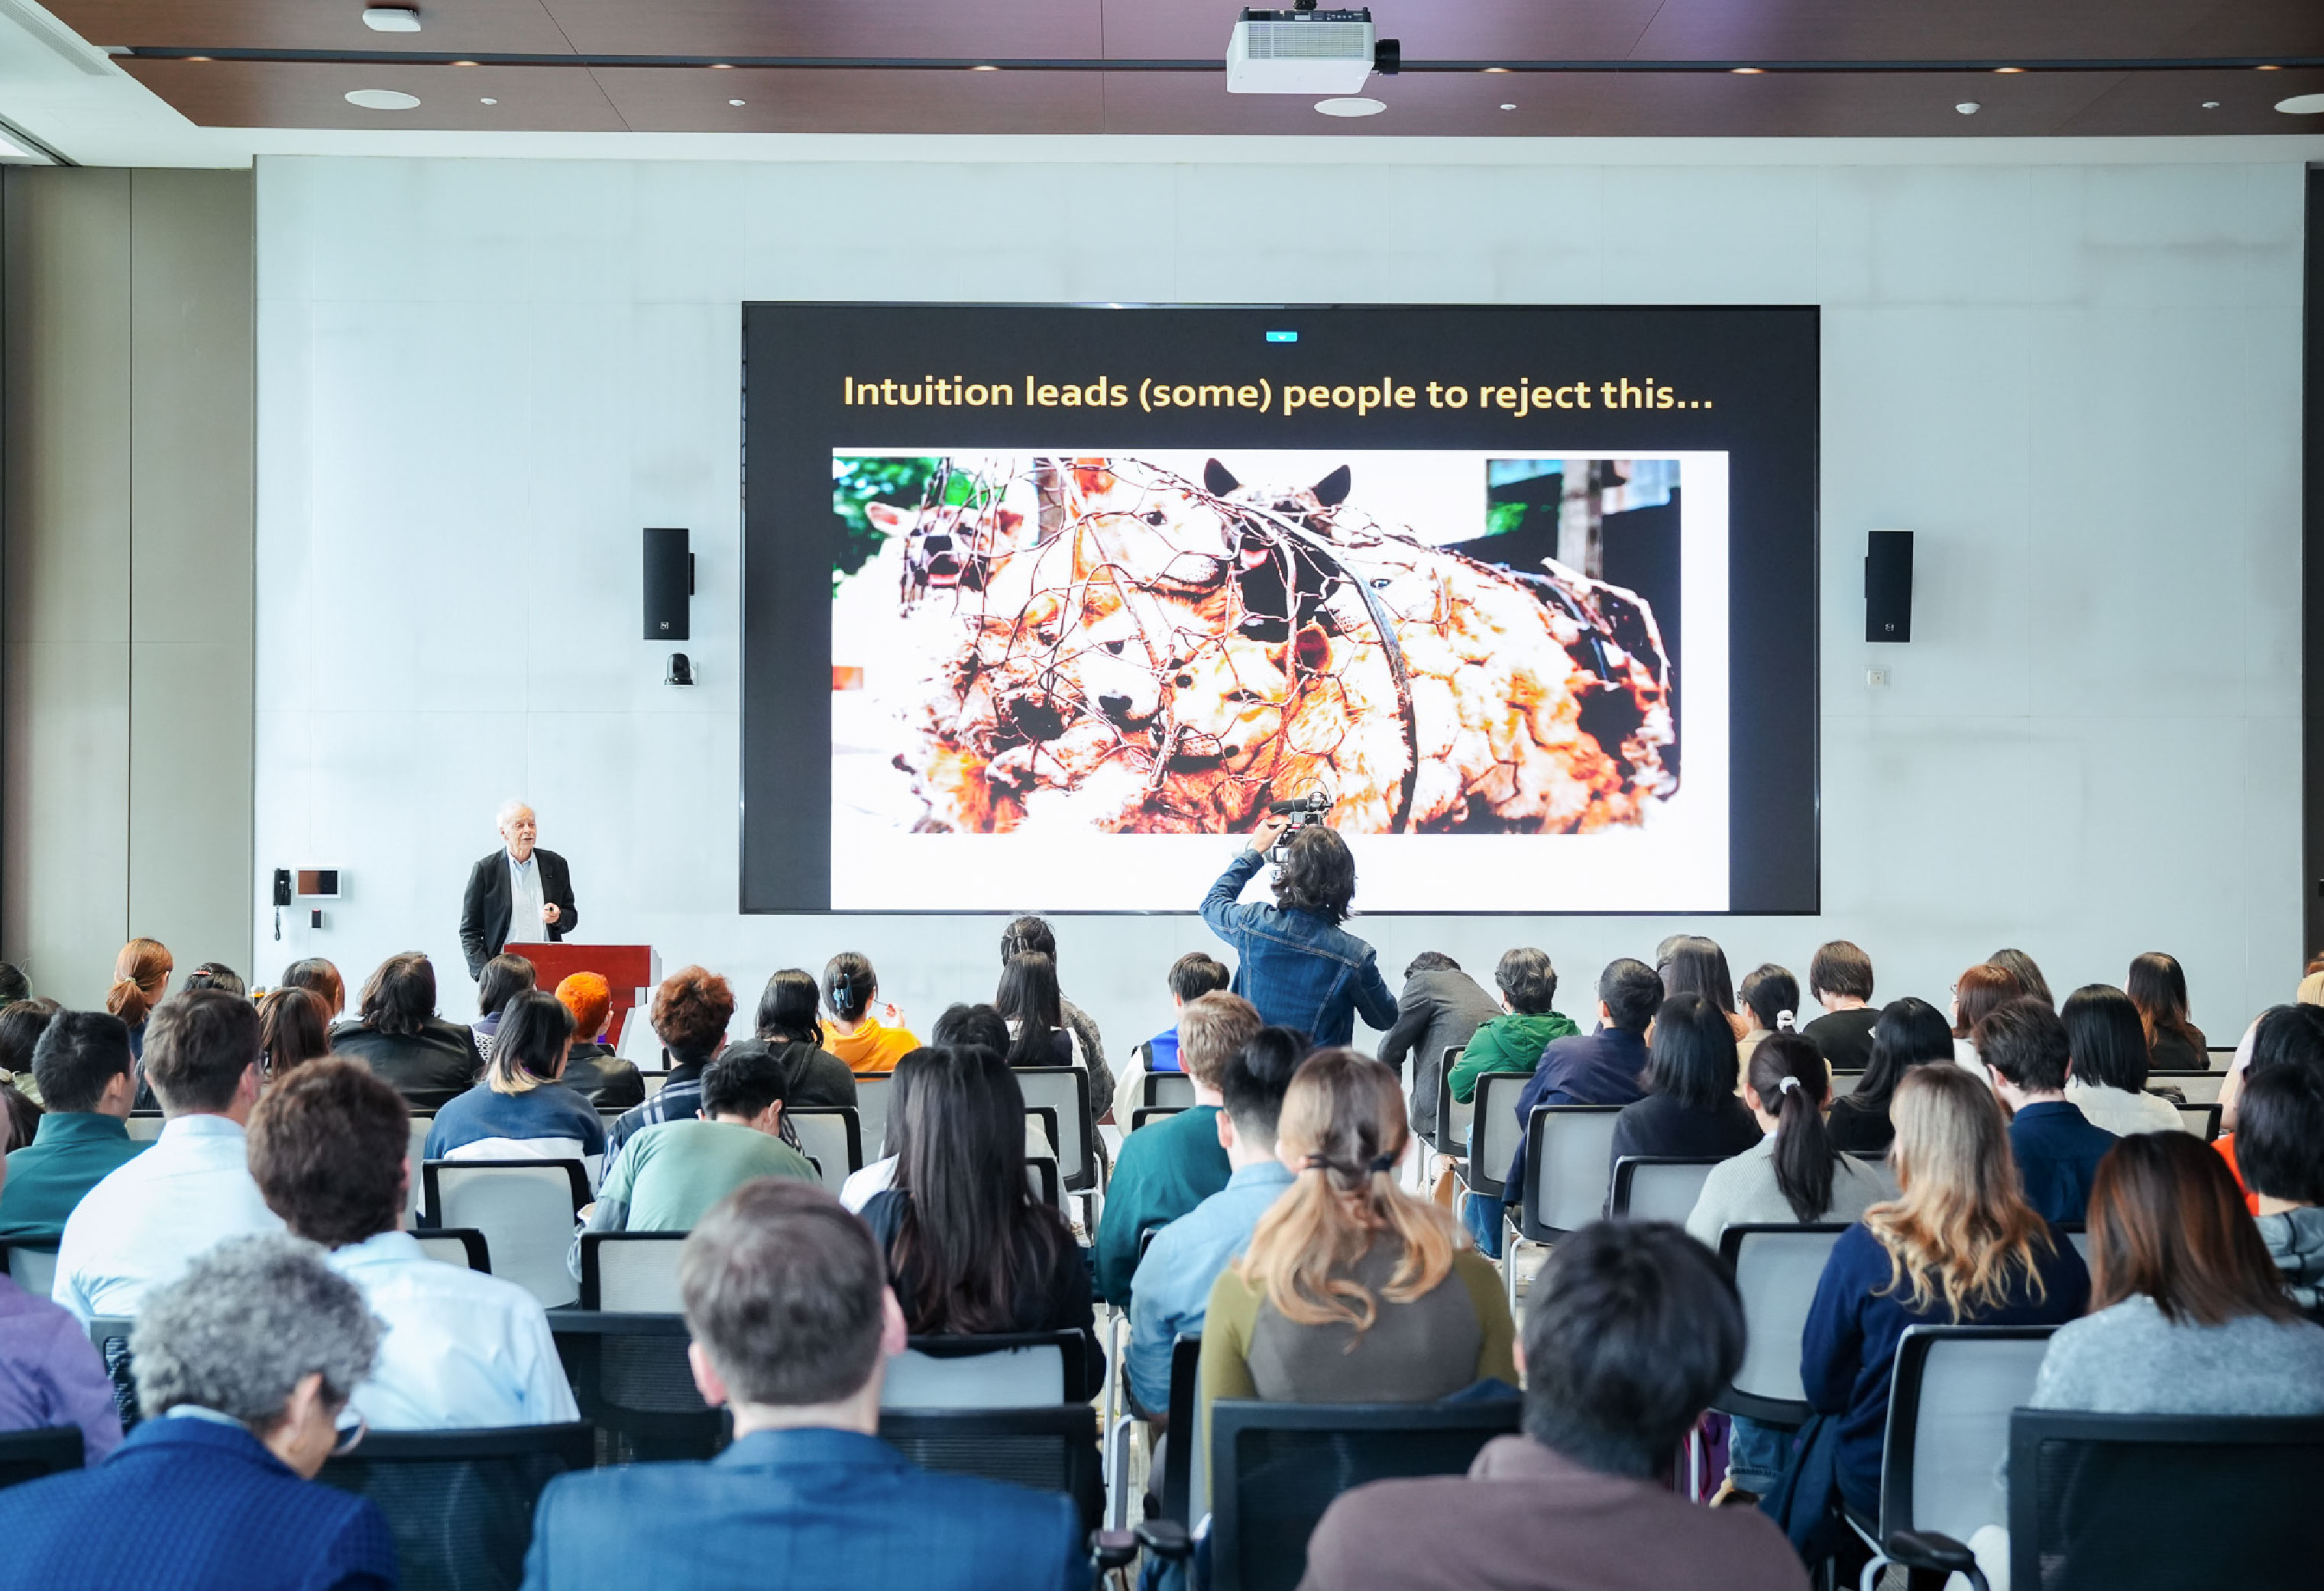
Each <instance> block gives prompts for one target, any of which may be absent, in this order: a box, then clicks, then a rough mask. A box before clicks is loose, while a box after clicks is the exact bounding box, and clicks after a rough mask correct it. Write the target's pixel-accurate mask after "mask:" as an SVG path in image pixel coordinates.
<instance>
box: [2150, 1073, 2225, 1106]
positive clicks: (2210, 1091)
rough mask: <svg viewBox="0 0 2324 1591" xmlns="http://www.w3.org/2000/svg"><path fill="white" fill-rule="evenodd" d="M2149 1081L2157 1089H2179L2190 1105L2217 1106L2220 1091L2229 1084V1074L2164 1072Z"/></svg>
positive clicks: (2182, 1097)
mask: <svg viewBox="0 0 2324 1591" xmlns="http://www.w3.org/2000/svg"><path fill="white" fill-rule="evenodd" d="M2149 1081H2150V1082H2151V1083H2152V1084H2153V1086H2155V1087H2167V1088H2173V1089H2177V1090H2179V1095H2180V1098H2181V1099H2185V1100H2186V1101H2187V1103H2188V1104H2190V1105H2215V1104H2217V1103H2218V1099H2219V1090H2220V1089H2222V1088H2223V1087H2225V1086H2226V1084H2227V1073H2226V1072H2224V1071H2177V1072H2163V1073H2160V1074H2157V1075H2155V1076H2154V1077H2153V1078H2152V1079H2150V1080H2149Z"/></svg>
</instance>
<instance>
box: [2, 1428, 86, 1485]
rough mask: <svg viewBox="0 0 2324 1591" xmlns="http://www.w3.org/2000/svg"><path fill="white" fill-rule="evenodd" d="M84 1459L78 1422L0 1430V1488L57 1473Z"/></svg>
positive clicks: (72, 1467)
mask: <svg viewBox="0 0 2324 1591" xmlns="http://www.w3.org/2000/svg"><path fill="white" fill-rule="evenodd" d="M86 1462H88V1459H87V1457H86V1455H85V1453H84V1451H83V1446H82V1442H81V1435H80V1427H79V1426H78V1425H51V1426H43V1427H42V1428H40V1429H39V1430H9V1431H0V1487H6V1486H14V1485H22V1484H23V1482H25V1481H29V1480H39V1479H40V1478H41V1477H42V1476H44V1475H61V1474H63V1473H64V1472H65V1471H66V1470H68V1469H78V1468H79V1467H81V1466H82V1465H83V1464H84V1463H86Z"/></svg>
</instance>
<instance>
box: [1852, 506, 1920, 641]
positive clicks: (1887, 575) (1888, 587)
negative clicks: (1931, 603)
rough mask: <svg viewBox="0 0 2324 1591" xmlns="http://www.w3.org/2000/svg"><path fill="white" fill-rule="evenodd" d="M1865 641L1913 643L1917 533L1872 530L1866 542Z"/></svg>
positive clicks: (1866, 535)
mask: <svg viewBox="0 0 2324 1591" xmlns="http://www.w3.org/2000/svg"><path fill="white" fill-rule="evenodd" d="M1864 639H1866V640H1868V641H1908V640H1911V639H1913V533H1912V532H1911V531H1910V530H1872V531H1867V532H1866V534H1865V538H1864Z"/></svg>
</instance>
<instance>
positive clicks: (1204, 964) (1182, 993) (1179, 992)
mask: <svg viewBox="0 0 2324 1591" xmlns="http://www.w3.org/2000/svg"><path fill="white" fill-rule="evenodd" d="M1233 981H1234V974H1233V973H1231V972H1230V971H1228V970H1227V966H1226V963H1225V962H1224V961H1220V960H1219V959H1218V958H1217V957H1216V956H1213V955H1206V954H1204V953H1203V952H1201V951H1188V952H1186V953H1185V955H1183V956H1180V957H1179V958H1178V959H1177V960H1176V961H1173V962H1171V963H1170V998H1171V999H1172V1000H1173V1001H1175V1002H1176V1003H1177V1004H1179V1005H1181V1006H1183V1005H1185V1003H1186V1002H1187V1001H1188V1000H1199V999H1201V998H1203V996H1204V995H1206V994H1214V993H1216V992H1217V991H1218V990H1220V989H1224V988H1226V986H1227V985H1229V984H1230V983H1232V982H1233Z"/></svg>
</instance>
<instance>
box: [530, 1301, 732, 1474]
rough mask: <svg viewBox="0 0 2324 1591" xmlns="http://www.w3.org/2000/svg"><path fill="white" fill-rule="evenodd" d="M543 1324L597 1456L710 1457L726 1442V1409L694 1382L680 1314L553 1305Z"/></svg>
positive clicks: (624, 1460) (613, 1459)
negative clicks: (591, 1431)
mask: <svg viewBox="0 0 2324 1591" xmlns="http://www.w3.org/2000/svg"><path fill="white" fill-rule="evenodd" d="M549 1329H550V1331H551V1332H552V1333H553V1334H554V1335H555V1336H556V1338H557V1352H558V1357H559V1358H561V1359H562V1360H563V1361H564V1363H565V1375H566V1379H567V1380H568V1381H570V1382H571V1383H572V1384H573V1401H574V1402H576V1403H578V1404H579V1405H580V1406H581V1417H582V1418H583V1419H584V1420H586V1421H589V1423H590V1424H592V1425H594V1426H595V1427H596V1428H597V1430H598V1431H599V1432H600V1435H601V1440H600V1443H599V1453H598V1458H599V1460H600V1462H603V1463H612V1464H628V1463H633V1462H639V1461H643V1460H650V1459H660V1458H713V1457H715V1456H716V1454H717V1452H718V1450H719V1449H720V1448H724V1446H725V1445H726V1434H727V1419H726V1412H725V1411H724V1409H713V1408H711V1407H710V1406H709V1405H708V1404H706V1403H705V1402H703V1401H702V1394H701V1393H700V1392H698V1391H696V1388H695V1385H694V1371H693V1369H692V1367H691V1366H689V1365H688V1364H687V1358H686V1346H687V1342H688V1341H690V1340H691V1338H690V1337H689V1335H688V1333H687V1329H686V1319H685V1317H684V1316H682V1315H669V1314H624V1313H616V1312H613V1311H596V1310H551V1311H549Z"/></svg>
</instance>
